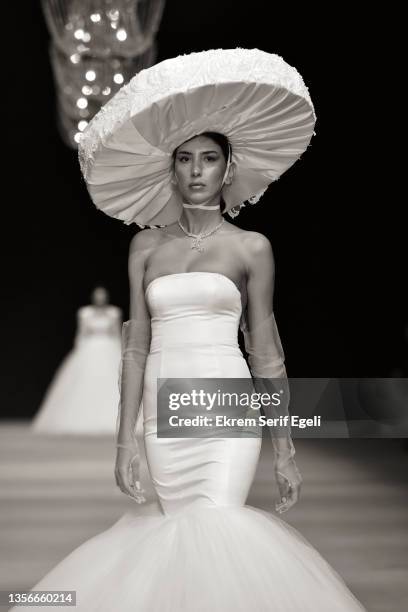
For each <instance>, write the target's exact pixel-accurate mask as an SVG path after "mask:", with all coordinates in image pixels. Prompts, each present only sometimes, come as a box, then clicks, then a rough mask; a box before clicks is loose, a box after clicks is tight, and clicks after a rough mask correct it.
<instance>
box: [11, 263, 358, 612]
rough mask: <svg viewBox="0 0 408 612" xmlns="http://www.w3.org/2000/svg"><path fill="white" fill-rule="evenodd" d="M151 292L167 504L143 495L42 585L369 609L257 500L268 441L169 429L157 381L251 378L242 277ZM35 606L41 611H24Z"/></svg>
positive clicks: (148, 402) (228, 608)
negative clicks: (171, 434)
mask: <svg viewBox="0 0 408 612" xmlns="http://www.w3.org/2000/svg"><path fill="white" fill-rule="evenodd" d="M146 300H147V304H148V307H149V311H150V314H151V327H152V337H151V345H150V352H149V355H148V357H147V363H146V368H145V374H144V389H143V414H144V440H145V447H146V457H147V462H148V467H149V471H150V476H151V478H152V482H153V486H154V488H155V490H156V493H157V496H158V499H159V501H160V505H161V509H160V510H159V512H157V513H151V514H147V513H146V507H144V506H138V505H137V504H136V503H135V506H134V510H131V511H129V512H127V513H126V514H124V515H123V516H122V517H121V518H120V519H119V520H118V521H117V522H116V523H115V524H114V525H113V526H112V527H110V528H109V529H107V530H106V531H104V532H102V533H100V534H98V535H96V536H95V537H93V538H91V539H89V540H88V541H86V542H85V543H83V544H82V545H81V546H79V547H78V548H77V549H75V550H74V551H73V552H72V553H70V554H69V555H68V556H67V557H66V558H65V559H63V560H62V561H61V562H60V563H59V564H58V565H57V566H56V567H55V568H54V569H52V570H51V571H50V572H49V573H48V574H47V575H46V576H45V577H44V578H43V579H42V580H40V582H39V583H37V584H36V585H35V587H33V588H34V589H36V590H56V589H58V590H64V589H66V590H75V591H76V608H75V610H78V612H79V611H80V612H115V611H117V610H120V612H136V611H137V612H329V611H330V612H346V611H347V612H357V611H358V612H361V611H362V610H364V608H363V606H362V605H361V604H360V603H359V602H358V601H357V599H356V598H355V597H354V595H353V594H352V593H351V592H350V590H349V589H348V588H347V586H346V585H345V583H344V582H343V580H342V578H341V577H340V576H339V575H338V574H337V573H336V572H335V570H334V569H332V568H331V566H330V565H329V564H328V563H327V562H326V561H325V560H324V559H323V558H322V557H321V556H320V554H319V553H318V552H317V551H316V550H315V549H314V548H313V547H312V546H311V545H310V544H309V543H308V542H307V541H306V540H305V539H304V538H303V537H302V536H301V535H300V534H299V533H298V532H297V531H296V530H295V529H294V528H293V527H291V526H289V525H288V524H287V523H285V522H284V521H283V520H281V519H280V518H278V517H277V516H274V515H272V514H270V513H268V512H265V511H261V510H259V509H257V508H254V507H251V506H248V505H245V502H246V498H247V495H248V492H249V489H250V487H251V484H252V481H253V478H254V474H255V471H256V467H257V463H258V458H259V451H260V447H261V439H260V438H221V437H220V438H158V437H157V410H156V408H157V406H156V379H157V377H190V376H191V377H204V378H206V377H218V378H222V377H229V378H240V377H241V378H246V377H250V376H251V374H250V371H249V369H248V366H247V362H246V360H245V358H244V357H243V354H242V352H241V350H240V348H239V344H238V325H239V321H240V315H241V296H240V292H239V290H238V288H237V287H236V286H235V284H234V282H233V281H232V280H231V279H229V278H228V277H226V276H224V275H222V274H218V273H215V272H184V273H179V274H168V275H165V276H161V277H159V278H156V279H155V280H154V281H152V282H151V283H150V284H149V286H148V287H147V290H146ZM38 609H40V610H48V609H49V608H48V607H47V608H46V607H44V608H42V607H40V608H38V607H36V610H38ZM13 610H14V609H13ZM23 610H24V611H26V612H30V610H31V608H28V607H16V608H15V612H23Z"/></svg>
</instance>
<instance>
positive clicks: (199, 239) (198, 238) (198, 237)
mask: <svg viewBox="0 0 408 612" xmlns="http://www.w3.org/2000/svg"><path fill="white" fill-rule="evenodd" d="M224 221H225V219H224V218H223V219H222V221H221V223H219V224H218V225H217V226H216V227H214V229H212V230H211V231H210V232H207V233H206V234H191V233H190V232H188V231H187V230H186V229H185V228H184V227H183V226H182V225H181V223H180V221H179V220H178V221H177V223H178V224H179V227H180V229H181V230H182V231H183V232H184V233H185V234H186V236H190V238H194V240H193V242H192V244H191V248H192V249H196V250H197V251H199V252H200V253H201V252H202V251H204V249H203V247H202V246H201V242H202V240H203V239H204V238H208V236H211V235H212V234H215V232H216V231H218V230H219V229H220V227H221V225H222V224H223V223H224Z"/></svg>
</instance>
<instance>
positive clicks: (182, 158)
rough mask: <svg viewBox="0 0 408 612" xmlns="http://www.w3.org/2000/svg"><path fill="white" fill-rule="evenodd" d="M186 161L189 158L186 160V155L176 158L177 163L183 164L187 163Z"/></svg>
mask: <svg viewBox="0 0 408 612" xmlns="http://www.w3.org/2000/svg"><path fill="white" fill-rule="evenodd" d="M188 159H189V158H188V157H187V156H186V155H183V156H181V157H179V158H178V160H179V162H182V163H184V162H186V161H188Z"/></svg>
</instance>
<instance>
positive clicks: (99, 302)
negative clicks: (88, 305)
mask: <svg viewBox="0 0 408 612" xmlns="http://www.w3.org/2000/svg"><path fill="white" fill-rule="evenodd" d="M108 300H109V296H108V292H107V291H106V289H104V287H96V289H94V290H93V292H92V303H93V304H95V306H105V304H107V303H108Z"/></svg>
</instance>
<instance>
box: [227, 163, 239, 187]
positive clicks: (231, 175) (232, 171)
mask: <svg viewBox="0 0 408 612" xmlns="http://www.w3.org/2000/svg"><path fill="white" fill-rule="evenodd" d="M236 168H237V165H236V163H235V162H231V163H230V167H229V168H228V174H227V178H226V179H225V184H226V185H231V183H232V181H233V180H234V176H235V170H236Z"/></svg>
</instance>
